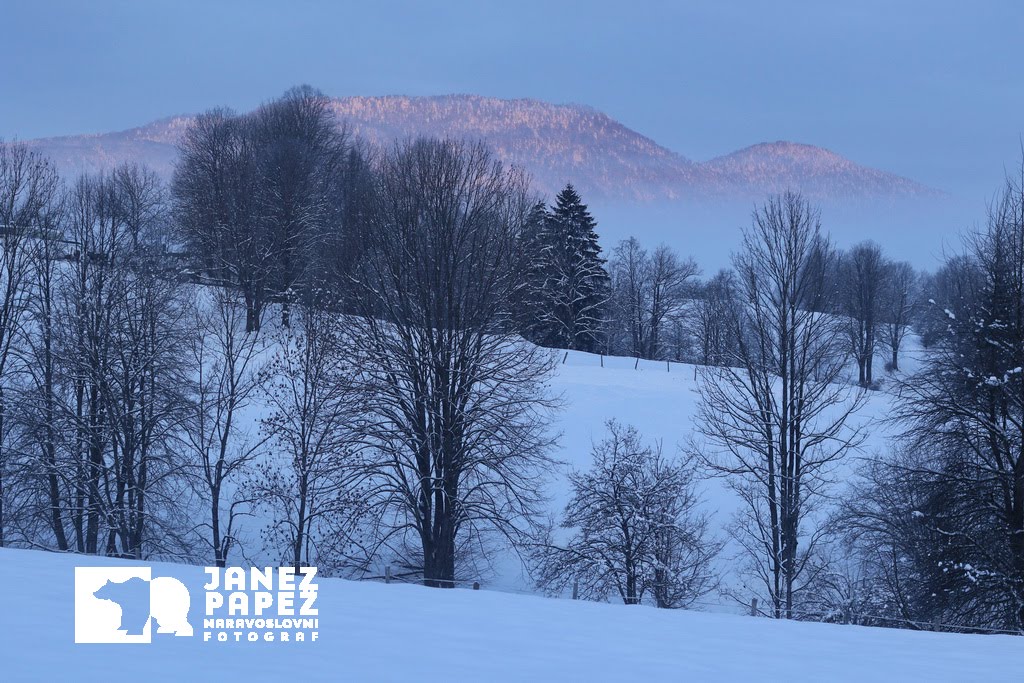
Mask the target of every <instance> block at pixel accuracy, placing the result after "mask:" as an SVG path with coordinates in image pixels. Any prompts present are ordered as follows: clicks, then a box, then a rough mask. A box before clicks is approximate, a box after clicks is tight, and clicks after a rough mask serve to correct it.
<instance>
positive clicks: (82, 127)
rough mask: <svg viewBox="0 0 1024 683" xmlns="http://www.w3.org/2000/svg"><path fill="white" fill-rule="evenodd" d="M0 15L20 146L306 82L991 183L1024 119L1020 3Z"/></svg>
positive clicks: (3, 88)
mask: <svg viewBox="0 0 1024 683" xmlns="http://www.w3.org/2000/svg"><path fill="white" fill-rule="evenodd" d="M0 24H2V25H3V27H4V28H3V31H2V34H3V39H2V40H0V65H2V67H0V136H3V137H7V138H11V137H20V138H23V139H25V138H32V137H38V136H46V135H60V134H68V133H81V132H96V131H107V130H116V129H122V128H128V127H131V126H134V125H138V124H141V123H144V122H147V121H149V120H152V119H155V118H158V117H161V116H165V115H169V114H173V113H184V112H193V111H199V110H202V109H205V108H208V107H210V106H214V105H220V104H224V105H229V106H233V107H236V108H240V109H245V108H249V107H251V106H253V105H255V104H257V103H258V102H260V101H262V100H265V99H267V98H270V97H272V96H274V95H276V94H278V93H280V92H282V91H283V90H285V89H286V88H287V87H289V86H291V85H294V84H297V83H303V82H305V83H310V84H312V85H315V86H317V87H319V88H321V89H323V90H324V91H325V92H327V93H328V94H331V95H377V94H409V95H428V94H444V93H476V94H482V95H493V96H499V97H535V98H539V99H544V100H549V101H553V102H579V103H584V104H589V105H592V106H594V107H596V108H598V109H600V110H602V111H605V112H607V113H608V114H609V115H611V116H613V117H615V118H617V119H619V120H620V121H622V122H623V123H625V124H626V125H628V126H630V127H632V128H634V129H636V130H638V131H640V132H642V133H644V134H646V135H648V136H650V137H652V138H654V139H655V140H656V141H657V142H659V143H661V144H663V145H665V146H666V147H669V148H670V149H673V150H675V151H677V152H680V153H682V154H684V155H686V156H688V157H690V158H694V159H707V158H710V157H713V156H716V155H718V154H723V153H726V152H729V151H732V150H734V149H737V148H739V147H743V146H746V145H748V144H752V143H756V142H761V141H766V140H777V139H788V140H796V141H800V142H807V143H811V144H817V145H822V146H825V147H829V148H831V149H834V150H836V151H838V152H840V153H842V154H844V155H846V156H848V157H850V158H852V159H854V160H855V161H858V162H860V163H864V164H868V165H873V166H878V167H881V168H884V169H887V170H891V171H895V172H898V173H902V174H904V175H908V176H911V177H913V178H915V179H918V180H921V181H924V182H926V183H929V184H932V185H935V186H938V187H941V188H943V189H946V190H949V191H952V192H953V193H955V194H957V195H961V196H962V195H965V194H967V195H972V196H976V195H979V194H980V193H990V192H991V190H992V189H993V185H994V183H995V182H996V181H997V180H998V178H999V176H1000V175H1001V172H1002V168H1003V165H1004V164H1011V163H1014V161H1015V157H1018V156H1019V147H1018V145H1019V140H1020V135H1021V133H1022V132H1024V68H1022V66H1021V65H1022V64H1024V38H1022V36H1024V3H1022V2H1016V1H1013V0H1006V1H1003V2H996V1H994V0H993V1H990V2H985V1H975V2H962V1H961V2H938V1H931V2H924V1H920V2H909V1H908V2H892V1H890V2H864V1H861V0H857V1H856V2H753V1H751V2H731V3H730V2H706V3H687V2H615V3H612V2H586V3H584V2H579V3H569V2H553V1H549V2H533V1H523V0H516V1H511V0H506V1H504V2H483V1H477V2H443V3H441V2H439V3H427V2H387V1H369V0H364V1H363V2H352V3H345V2H315V1H312V0H306V1H302V0H292V1H291V2H263V1H257V0H248V1H241V0H239V1H236V2H217V1H215V0H207V1H205V2H193V1H180V0H179V1H176V2H171V1H155V0H147V1H145V2H143V1H138V2H131V1H124V2H114V1H110V0H106V1H105V0H93V1H92V2H84V1H80V2H47V1H45V0H0ZM965 198H966V197H965ZM983 199H984V197H979V202H980V201H983Z"/></svg>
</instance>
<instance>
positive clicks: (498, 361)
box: [349, 140, 553, 586]
mask: <svg viewBox="0 0 1024 683" xmlns="http://www.w3.org/2000/svg"><path fill="white" fill-rule="evenodd" d="M530 206H531V202H530V201H529V200H528V197H527V194H526V184H525V182H524V180H523V177H522V175H521V174H520V173H518V172H516V171H515V170H510V169H507V168H505V167H503V166H502V165H501V164H500V163H498V162H496V161H495V160H494V159H493V158H492V157H491V155H490V154H489V153H488V152H487V150H486V149H485V148H484V147H483V146H480V145H469V144H462V143H458V142H452V141H434V140H418V141H413V142H408V143H405V144H402V145H399V146H398V147H396V148H395V149H393V150H392V151H391V152H390V153H389V154H388V155H386V156H385V158H384V159H383V160H382V163H381V165H380V169H379V172H378V185H377V188H376V196H375V198H374V206H373V211H372V216H371V220H370V221H369V224H368V226H367V230H366V233H365V235H364V236H363V240H364V246H365V249H366V252H365V256H364V258H363V260H362V265H361V268H360V269H359V270H358V275H357V277H356V282H355V283H354V285H355V288H356V293H357V297H358V300H359V301H358V304H357V305H358V307H359V315H358V316H357V317H356V318H354V319H353V320H351V322H350V329H349V338H350V341H349V345H350V346H351V348H352V350H353V351H354V354H355V355H354V362H355V363H356V364H357V369H358V371H359V372H358V382H359V386H360V389H361V409H362V413H363V419H362V420H361V421H360V423H359V431H360V433H361V439H362V442H363V444H364V446H365V447H366V450H365V456H364V457H365V465H364V480H365V481H366V483H367V487H368V489H369V491H370V504H371V506H372V508H373V510H374V513H375V515H376V518H377V520H378V523H379V524H381V525H382V528H383V529H384V531H383V533H382V541H381V542H382V544H384V545H386V546H387V547H389V548H391V549H392V550H394V551H395V552H398V553H399V554H401V555H402V556H403V557H402V559H403V561H405V562H406V563H408V565H409V566H411V567H416V568H418V569H419V570H421V571H422V573H423V577H424V581H425V583H426V584H428V585H432V586H450V585H451V582H452V580H454V579H455V578H456V575H457V573H458V571H459V566H458V559H457V558H459V557H460V552H462V551H464V550H465V551H466V552H469V549H479V548H481V547H483V546H484V545H485V544H486V541H487V539H488V538H493V537H494V535H495V534H496V535H497V536H498V537H501V538H504V539H506V540H507V541H509V542H511V543H513V544H514V545H517V544H519V543H521V542H522V541H524V539H525V538H526V537H527V535H528V533H529V532H530V530H531V528H532V522H533V519H534V517H535V515H536V514H537V513H538V512H539V504H540V502H541V500H542V497H541V478H540V475H541V473H542V472H543V471H544V469H545V468H546V466H547V464H548V457H547V450H548V447H549V445H550V439H549V438H548V436H547V435H546V426H547V422H548V420H547V413H548V410H549V408H551V407H552V402H551V400H550V399H549V398H547V397H546V396H545V381H546V380H547V378H548V376H549V374H550V372H551V371H552V364H553V357H552V354H551V353H550V352H549V351H546V350H543V349H540V348H538V347H536V346H533V345H531V344H528V343H526V342H524V341H523V340H522V338H520V337H519V336H518V335H517V334H515V325H514V316H513V311H512V310H511V307H512V302H514V301H515V300H516V293H517V290H518V288H519V287H520V286H521V283H522V273H524V272H525V271H526V264H525V262H524V254H525V250H524V248H523V243H524V240H523V235H522V231H523V226H524V223H525V219H526V216H527V213H528V210H529V208H530ZM406 548H412V549H413V551H412V552H413V554H414V555H415V556H410V555H409V554H406V552H405V549H406Z"/></svg>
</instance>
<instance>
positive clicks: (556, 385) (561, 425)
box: [484, 343, 914, 609]
mask: <svg viewBox="0 0 1024 683" xmlns="http://www.w3.org/2000/svg"><path fill="white" fill-rule="evenodd" d="M908 346H911V348H912V349H913V348H914V347H913V346H912V345H911V344H910V343H908ZM558 362H559V366H558V370H557V372H556V375H555V377H554V378H553V379H552V382H551V389H552V391H553V392H555V393H556V394H559V395H561V396H562V399H563V405H562V410H561V411H560V412H559V413H558V414H557V416H556V420H555V424H554V425H553V428H554V429H555V430H557V431H558V432H559V433H560V435H561V436H560V439H559V444H558V449H557V451H556V453H555V456H556V458H557V459H558V460H560V461H561V462H562V463H564V465H563V467H561V468H560V470H559V471H557V472H555V473H553V475H552V478H551V481H550V485H549V489H548V493H549V494H550V496H551V512H552V513H553V514H556V515H557V514H559V513H560V512H561V510H562V508H563V506H564V505H565V503H566V502H567V501H568V498H569V490H568V480H567V476H566V475H567V472H568V470H569V469H579V470H585V469H588V468H589V467H590V466H591V462H592V455H591V446H592V444H594V443H596V442H598V441H600V440H601V439H602V438H604V436H605V424H604V423H605V421H606V420H608V419H611V418H614V419H616V420H617V421H618V422H620V423H622V424H630V425H633V426H634V427H636V428H637V429H638V430H639V431H640V432H641V433H642V434H643V436H644V438H645V440H646V441H648V442H650V443H653V442H660V443H661V446H662V451H663V452H664V453H665V455H675V456H678V457H681V458H685V457H689V456H688V449H689V448H690V447H691V444H692V442H693V440H694V437H695V433H694V429H695V425H694V420H695V419H696V415H697V412H698V403H699V396H698V394H697V391H696V388H697V383H698V382H700V381H701V379H700V375H699V373H697V372H695V368H694V366H693V365H687V364H682V363H670V364H667V363H665V362H664V361H646V360H640V361H637V359H635V358H627V357H610V356H605V357H603V358H602V357H601V356H598V355H594V354H588V353H582V352H579V351H569V352H565V351H559V352H558ZM908 364H909V362H908ZM880 366H881V363H879V367H880ZM851 375H852V377H855V367H854V371H853V373H851ZM879 377H880V379H882V381H883V385H884V382H885V381H886V379H887V378H886V377H884V373H882V372H880V373H879ZM891 401H892V395H891V394H890V393H888V392H886V391H884V390H883V391H873V392H868V393H867V395H866V397H865V403H864V405H863V406H862V407H861V408H860V410H859V411H858V412H857V414H856V415H855V416H854V417H853V418H852V421H854V422H856V423H857V424H858V425H861V426H863V427H864V430H865V432H866V433H867V435H868V436H867V439H866V440H865V442H864V443H863V444H862V446H861V448H860V449H859V450H857V451H856V452H852V453H850V455H849V456H848V457H847V458H845V460H844V461H843V462H839V463H836V465H835V471H834V472H833V473H832V478H833V479H834V480H835V481H836V482H837V485H836V487H835V492H836V494H837V495H841V492H842V486H843V482H844V481H847V480H849V478H850V474H851V473H852V472H853V471H854V470H855V469H856V467H857V464H858V462H859V460H860V458H863V457H871V456H873V455H874V454H876V453H877V452H879V451H881V450H882V449H884V448H885V447H886V444H887V441H888V430H889V429H890V427H889V426H887V425H886V424H885V423H884V418H885V417H887V416H888V414H889V411H890V407H891ZM700 488H701V491H702V495H703V499H704V503H703V506H704V509H705V510H706V511H707V512H708V513H710V514H711V530H712V532H713V533H715V534H716V535H717V536H718V537H720V538H722V539H723V540H725V539H726V534H725V532H724V527H725V526H726V525H727V524H728V523H729V522H730V520H731V518H732V516H733V513H734V512H735V511H736V510H737V507H738V506H739V505H740V501H739V498H738V497H737V496H736V494H735V493H733V492H732V491H731V490H730V489H729V488H728V487H727V485H726V484H725V482H724V481H722V480H721V479H709V480H707V481H705V482H703V483H702V484H701V487H700ZM737 553H738V550H737V549H736V548H735V547H734V546H732V545H728V546H727V547H726V548H725V549H724V551H723V553H722V554H721V556H720V558H719V561H718V562H717V570H718V572H719V574H720V575H721V576H722V577H723V579H724V582H725V584H726V587H728V588H731V589H732V592H735V593H740V594H743V593H744V591H742V590H741V589H738V588H737V586H736V583H737V582H738V581H740V580H741V577H740V576H739V574H738V571H737V569H738V567H739V566H740V564H739V563H737V562H736V555H737ZM484 583H485V584H486V585H488V586H489V587H494V588H498V589H512V590H520V591H522V590H530V589H531V588H532V582H531V581H530V579H529V577H528V576H526V575H525V573H524V571H523V567H522V566H521V564H520V563H519V562H518V560H516V559H515V557H514V556H512V555H511V554H510V556H509V557H508V558H507V560H506V561H504V562H500V563H498V566H497V567H496V575H495V576H491V577H484ZM718 602H721V608H723V609H730V608H736V607H737V605H736V604H735V601H734V600H731V599H724V600H723V599H720V598H718V596H715V595H709V596H706V598H705V599H703V600H702V605H703V606H704V607H705V608H706V609H717V608H718V606H717V605H716V603H718Z"/></svg>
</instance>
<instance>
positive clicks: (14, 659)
mask: <svg viewBox="0 0 1024 683" xmlns="http://www.w3.org/2000/svg"><path fill="white" fill-rule="evenodd" d="M127 564H129V563H126V562H123V561H116V560H109V559H103V558H92V557H88V558H87V557H82V556H74V555H59V554H51V553H43V552H37V551H27V550H0V585H2V586H4V589H5V590H4V594H3V605H2V610H0V642H2V644H3V645H2V652H3V658H2V660H0V680H4V681H19V682H20V681H47V682H50V681H70V680H80V681H107V682H110V683H112V682H115V681H263V680H268V681H269V680H341V681H360V682H364V681H365V682H371V681H412V680H415V681H420V682H421V683H427V682H429V681H451V682H456V681H520V680H522V681H617V682H620V683H621V682H622V681H689V680H698V681H787V682H788V683H795V682H796V681H845V680H850V681H911V680H921V681H1015V680H1021V679H1022V677H1024V638H1018V637H1013V636H973V635H953V634H941V633H924V632H912V631H897V630H889V629H877V628H866V627H859V626H834V625H828V624H811V623H780V622H774V621H771V620H768V619H755V618H752V617H744V616H734V615H722V614H704V613H699V612H685V611H667V610H655V609H653V608H649V607H626V606H623V605H603V604H596V603H585V602H574V601H571V600H557V599H546V598H539V597H531V596H520V595H508V594H502V593H496V592H489V591H485V590H481V591H472V590H461V589H460V590H447V591H446V590H437V589H429V588H422V587H419V586H409V585H398V584H392V585H384V584H381V583H369V582H363V583H357V582H351V581H343V580H338V579H322V580H320V582H319V584H320V587H319V593H320V597H319V599H318V601H317V606H318V608H319V620H320V625H319V640H317V641H316V642H303V643H295V642H292V643H281V642H274V643H268V642H262V641H260V642H255V643H249V642H241V643H217V642H204V640H203V638H202V632H201V630H202V619H201V610H202V607H201V604H200V603H201V601H202V600H201V598H200V597H199V596H202V595H203V591H202V584H203V583H204V579H205V575H204V574H203V572H202V570H201V569H200V568H198V567H187V566H182V565H153V567H154V569H153V575H154V576H157V575H166V576H173V577H175V578H177V579H179V580H180V581H182V582H183V583H184V584H185V585H186V586H187V587H188V588H189V590H190V592H191V593H192V596H193V598H192V603H193V605H192V610H191V612H190V614H189V620H190V622H191V623H192V624H193V625H194V626H195V628H196V633H195V635H194V636H193V637H191V638H182V637H175V636H163V635H155V636H154V637H153V642H152V643H149V644H133V645H82V644H75V643H74V642H73V641H74V638H73V630H74V613H73V610H74V600H73V593H74V588H73V586H74V567H75V565H83V566H99V565H127Z"/></svg>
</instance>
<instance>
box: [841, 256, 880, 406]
mask: <svg viewBox="0 0 1024 683" xmlns="http://www.w3.org/2000/svg"><path fill="white" fill-rule="evenodd" d="M888 278H889V269H888V264H887V263H886V261H885V258H884V257H883V256H882V249H881V247H879V246H878V245H877V244H875V243H873V242H863V243H861V244H858V245H857V246H855V247H853V249H851V250H850V252H849V253H848V254H846V255H845V257H844V258H843V259H842V261H841V265H840V285H839V286H840V306H839V312H840V314H842V315H843V316H845V317H846V336H847V338H848V339H849V344H850V353H851V355H852V356H853V358H854V359H855V360H856V361H857V375H858V377H857V381H858V383H859V384H860V385H861V386H862V387H869V386H871V384H872V382H873V381H874V377H873V366H874V358H875V350H876V346H877V342H878V339H879V336H880V334H879V327H880V326H882V318H883V311H882V306H883V303H884V292H885V291H886V289H887V287H888V283H887V280H888Z"/></svg>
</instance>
